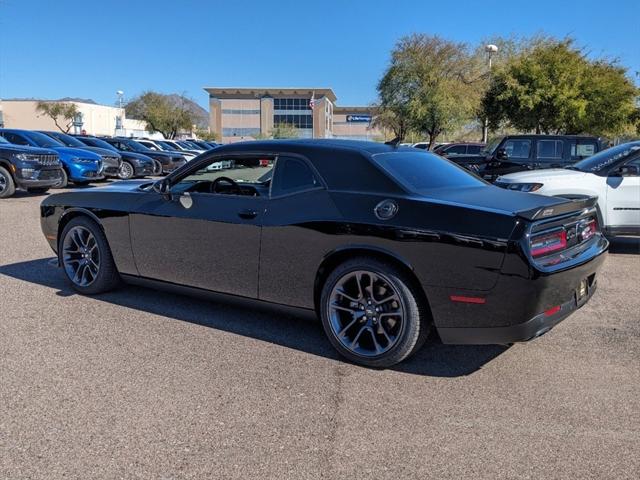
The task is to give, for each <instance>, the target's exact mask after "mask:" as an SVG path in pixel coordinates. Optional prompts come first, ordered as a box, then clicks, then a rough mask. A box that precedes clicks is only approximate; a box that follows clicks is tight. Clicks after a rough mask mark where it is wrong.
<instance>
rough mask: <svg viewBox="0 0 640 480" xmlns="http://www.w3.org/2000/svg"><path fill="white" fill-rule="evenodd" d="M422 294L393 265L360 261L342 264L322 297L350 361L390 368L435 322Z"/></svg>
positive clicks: (330, 327) (337, 343) (329, 327)
mask: <svg viewBox="0 0 640 480" xmlns="http://www.w3.org/2000/svg"><path fill="white" fill-rule="evenodd" d="M422 297H423V295H421V292H420V291H419V290H418V287H416V286H415V285H414V282H412V281H411V279H410V278H409V277H408V275H406V274H405V273H404V272H403V271H402V270H400V269H399V268H397V267H396V266H395V265H394V264H392V263H387V262H384V261H379V260H376V259H370V258H366V257H363V258H357V259H353V260H350V261H348V262H345V263H343V264H342V265H340V266H338V267H337V268H336V269H335V270H334V271H333V272H332V273H331V274H330V275H329V277H328V279H327V281H326V283H325V285H324V288H323V290H322V296H321V320H322V324H323V327H324V329H325V333H326V334H327V336H328V337H329V340H330V341H331V343H332V344H333V346H334V347H335V348H336V349H337V350H338V352H339V353H341V354H342V355H343V356H345V357H346V358H347V359H349V360H351V361H353V362H355V363H359V364H362V365H366V366H371V367H390V366H392V365H395V364H396V363H398V362H401V361H402V360H404V359H405V358H407V357H409V356H410V355H412V354H413V353H415V352H416V351H417V350H418V349H419V348H420V347H421V346H422V345H423V343H424V341H425V340H426V337H427V334H428V332H429V328H430V326H431V318H430V315H429V312H428V308H427V307H426V305H425V301H424V299H423V298H422Z"/></svg>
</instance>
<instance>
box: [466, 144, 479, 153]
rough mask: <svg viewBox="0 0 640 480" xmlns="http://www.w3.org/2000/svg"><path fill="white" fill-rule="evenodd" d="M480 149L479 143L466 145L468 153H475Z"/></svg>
mask: <svg viewBox="0 0 640 480" xmlns="http://www.w3.org/2000/svg"><path fill="white" fill-rule="evenodd" d="M480 150H482V147H481V146H480V145H467V154H468V155H477V154H479V153H480Z"/></svg>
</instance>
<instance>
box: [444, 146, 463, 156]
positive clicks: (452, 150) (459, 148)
mask: <svg viewBox="0 0 640 480" xmlns="http://www.w3.org/2000/svg"><path fill="white" fill-rule="evenodd" d="M446 153H447V154H454V155H464V154H465V153H467V146H466V145H454V146H453V147H451V148H448V149H447V151H446Z"/></svg>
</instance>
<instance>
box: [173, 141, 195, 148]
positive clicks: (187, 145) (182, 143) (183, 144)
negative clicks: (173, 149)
mask: <svg viewBox="0 0 640 480" xmlns="http://www.w3.org/2000/svg"><path fill="white" fill-rule="evenodd" d="M176 143H177V144H178V145H180V146H181V147H182V148H186V149H187V150H192V149H193V146H192V145H189V144H188V143H187V142H176Z"/></svg>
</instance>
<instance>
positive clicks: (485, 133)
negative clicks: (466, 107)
mask: <svg viewBox="0 0 640 480" xmlns="http://www.w3.org/2000/svg"><path fill="white" fill-rule="evenodd" d="M484 51H485V52H486V53H487V56H488V57H489V79H491V57H492V56H493V54H494V53H497V52H498V47H497V46H496V45H493V44H492V43H490V44H488V45H485V47H484ZM488 139H489V118H488V117H484V124H483V125H482V141H483V142H484V143H487V140H488Z"/></svg>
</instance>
